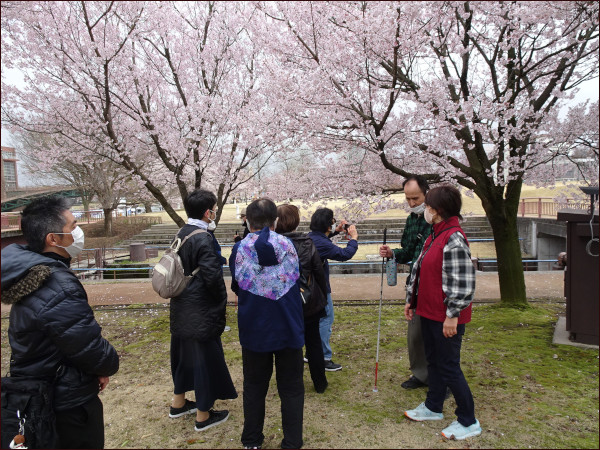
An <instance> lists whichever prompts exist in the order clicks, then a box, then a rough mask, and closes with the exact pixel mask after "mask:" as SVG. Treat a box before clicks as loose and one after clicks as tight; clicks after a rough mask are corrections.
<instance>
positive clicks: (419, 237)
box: [393, 213, 432, 269]
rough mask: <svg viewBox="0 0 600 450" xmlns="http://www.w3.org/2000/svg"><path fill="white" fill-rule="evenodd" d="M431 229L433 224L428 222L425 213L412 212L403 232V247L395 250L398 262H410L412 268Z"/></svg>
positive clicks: (401, 242) (401, 243)
mask: <svg viewBox="0 0 600 450" xmlns="http://www.w3.org/2000/svg"><path fill="white" fill-rule="evenodd" d="M431 231H432V226H431V225H429V224H428V223H427V221H426V220H425V217H424V216H423V214H419V215H417V214H415V213H411V214H410V216H408V217H407V218H406V226H405V227H404V231H403V232H402V240H401V241H400V245H401V247H402V248H395V249H394V250H393V252H394V257H395V259H396V262H397V263H399V264H408V265H409V266H410V268H411V269H412V265H413V263H414V262H415V261H416V260H417V258H418V257H419V255H420V254H421V250H422V249H423V244H424V243H425V239H427V237H428V236H429V235H430V234H431Z"/></svg>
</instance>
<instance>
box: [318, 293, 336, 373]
mask: <svg viewBox="0 0 600 450" xmlns="http://www.w3.org/2000/svg"><path fill="white" fill-rule="evenodd" d="M325 313H326V314H327V315H326V316H325V317H321V319H320V320H319V334H320V335H321V345H322V347H323V358H325V360H327V361H328V360H330V359H331V345H329V338H331V326H332V325H333V300H332V299H331V293H329V294H327V305H326V306H325Z"/></svg>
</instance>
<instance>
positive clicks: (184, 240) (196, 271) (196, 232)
mask: <svg viewBox="0 0 600 450" xmlns="http://www.w3.org/2000/svg"><path fill="white" fill-rule="evenodd" d="M200 233H208V231H206V230H204V229H202V228H198V229H197V230H194V231H192V232H191V233H190V234H188V235H187V236H186V237H185V238H183V241H181V244H179V247H178V248H177V250H179V249H180V248H181V247H183V244H185V242H186V241H187V240H188V239H189V238H191V237H192V236H194V235H195V234H200ZM199 271H200V267H196V268H195V269H194V271H193V272H192V275H191V276H194V275H196V274H197V273H198V272H199Z"/></svg>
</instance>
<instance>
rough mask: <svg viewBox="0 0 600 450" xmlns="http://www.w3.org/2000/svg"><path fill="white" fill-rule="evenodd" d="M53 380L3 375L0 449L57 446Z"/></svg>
mask: <svg viewBox="0 0 600 450" xmlns="http://www.w3.org/2000/svg"><path fill="white" fill-rule="evenodd" d="M53 381H54V380H43V379H40V378H33V377H2V385H1V391H2V423H1V440H2V448H58V433H57V431H56V417H55V415H54V409H53V404H52V397H53V391H54V382H53ZM18 436H23V437H24V443H23V444H19V441H20V440H21V438H20V437H18ZM15 438H16V439H15ZM11 444H12V445H11Z"/></svg>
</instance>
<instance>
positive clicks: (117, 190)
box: [16, 131, 137, 236]
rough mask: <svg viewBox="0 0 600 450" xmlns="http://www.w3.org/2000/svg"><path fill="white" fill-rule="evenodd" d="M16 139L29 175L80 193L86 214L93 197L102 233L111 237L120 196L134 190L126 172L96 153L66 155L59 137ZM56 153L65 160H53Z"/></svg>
mask: <svg viewBox="0 0 600 450" xmlns="http://www.w3.org/2000/svg"><path fill="white" fill-rule="evenodd" d="M16 138H17V140H18V141H19V142H20V147H21V149H20V152H19V153H20V154H21V155H22V157H23V158H24V163H25V165H26V167H27V169H28V171H29V172H30V173H32V174H36V176H37V177H39V178H40V179H42V180H44V182H45V181H46V180H47V179H54V180H55V181H58V182H62V183H65V182H66V183H68V184H70V185H71V186H74V187H75V188H76V189H77V190H78V191H79V192H80V194H81V199H82V203H83V206H84V210H86V211H87V210H89V204H90V202H91V200H92V199H93V198H94V197H96V199H97V201H98V202H99V203H100V205H101V207H102V210H103V212H104V234H105V236H112V235H113V220H112V219H113V217H112V213H113V211H114V210H115V209H116V208H117V206H118V205H119V201H120V199H121V198H122V197H128V196H130V195H131V194H132V193H134V192H136V191H137V189H136V185H135V184H134V183H132V181H131V176H130V175H129V173H128V172H127V171H125V170H124V169H123V167H122V166H120V165H119V164H116V163H114V162H113V161H111V159H110V158H109V157H107V156H106V155H103V154H102V152H101V151H99V150H96V151H95V152H86V151H82V152H78V153H77V152H75V153H72V154H66V153H65V151H64V149H65V148H69V145H68V143H66V142H65V141H64V139H62V136H60V135H57V136H53V135H48V134H39V133H33V132H25V131H21V132H19V133H18V134H17V135H16ZM60 153H63V154H64V155H65V156H66V157H65V158H62V159H60V160H56V159H54V158H55V156H56V155H57V154H60Z"/></svg>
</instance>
